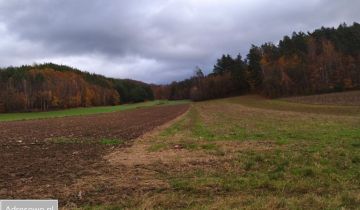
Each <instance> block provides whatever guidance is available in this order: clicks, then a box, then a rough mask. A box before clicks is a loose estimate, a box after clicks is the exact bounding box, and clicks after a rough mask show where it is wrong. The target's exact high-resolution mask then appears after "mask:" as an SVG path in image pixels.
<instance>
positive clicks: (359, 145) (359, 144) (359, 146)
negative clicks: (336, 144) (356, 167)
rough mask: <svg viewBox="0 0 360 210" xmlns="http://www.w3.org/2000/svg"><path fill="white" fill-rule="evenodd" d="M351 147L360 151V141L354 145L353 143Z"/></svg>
mask: <svg viewBox="0 0 360 210" xmlns="http://www.w3.org/2000/svg"><path fill="white" fill-rule="evenodd" d="M351 146H353V147H355V148H359V149H360V141H359V142H353V143H351Z"/></svg>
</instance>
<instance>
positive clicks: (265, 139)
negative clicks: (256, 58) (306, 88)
mask: <svg viewBox="0 0 360 210" xmlns="http://www.w3.org/2000/svg"><path fill="white" fill-rule="evenodd" d="M180 107H182V108H180ZM174 109H175V108H174ZM157 110H158V111H156V113H157V114H154V115H155V116H156V117H157V118H161V117H159V116H167V117H166V118H167V119H170V117H169V118H168V115H169V114H170V115H172V117H171V119H175V118H176V117H177V119H176V120H175V121H174V122H169V121H167V123H166V124H163V125H162V126H161V127H160V128H158V129H155V130H153V132H150V133H146V134H145V135H143V136H142V137H141V138H138V139H136V141H133V142H132V143H131V144H125V145H122V146H121V145H110V146H105V145H103V144H97V146H96V147H95V149H94V150H95V151H96V152H92V151H93V150H92V149H91V148H93V147H90V146H88V145H92V144H86V143H85V142H83V140H81V139H83V137H85V136H86V135H83V134H81V133H78V132H77V131H76V129H74V128H72V127H73V126H72V125H73V124H71V123H73V122H71V120H69V121H67V123H70V124H71V125H69V126H68V129H69V131H72V132H73V133H74V137H78V136H80V137H81V138H80V137H79V139H80V140H77V139H72V138H71V136H67V138H64V139H53V140H52V141H51V140H44V141H43V142H49V141H50V142H57V144H61V146H59V147H57V148H56V149H58V151H59V154H58V153H55V155H54V151H55V146H54V148H51V147H48V148H49V149H48V150H49V153H46V152H45V151H47V149H45V148H44V149H43V150H38V151H39V153H38V154H36V153H32V155H34V156H35V157H37V160H39V161H38V163H36V162H34V161H29V162H27V163H28V164H23V165H21V164H20V166H21V167H22V168H25V169H29V168H31V167H33V166H37V165H39V166H37V171H36V173H35V171H34V172H33V171H31V172H30V173H26V172H27V170H25V169H24V170H19V171H20V173H17V172H16V169H17V167H16V163H17V162H16V161H13V162H12V160H9V159H11V158H14V157H15V156H14V155H12V153H10V152H11V151H10V152H9V153H7V154H8V156H7V157H4V158H3V159H2V162H5V163H10V164H13V166H12V167H7V168H5V169H6V170H7V171H10V173H7V174H6V175H7V176H4V174H2V176H1V179H4V180H6V182H8V183H2V186H1V189H4V188H3V186H5V189H6V190H7V191H2V192H1V191H0V193H2V194H0V197H3V195H6V197H9V196H10V195H13V197H14V198H19V197H23V198H29V197H35V198H44V196H48V197H53V198H58V199H60V204H61V206H62V207H64V209H74V208H76V207H78V208H80V209H99V210H100V209H101V210H102V209H342V208H344V209H357V208H358V206H360V197H359V195H360V182H359V180H360V173H359V171H360V150H359V148H360V141H359V139H360V126H359V125H360V110H359V109H358V108H354V107H351V106H349V107H343V106H331V107H328V106H322V105H307V104H296V103H289V102H286V101H279V100H266V99H264V98H261V97H257V96H243V97H235V98H229V99H221V100H214V101H207V102H201V103H194V104H192V105H191V107H190V109H189V111H188V112H186V113H185V110H187V106H185V105H184V106H179V107H178V108H176V109H175V110H171V111H170V110H166V109H161V108H159V109H158V108H157ZM180 110H181V111H180ZM138 111H141V110H137V111H134V112H136V113H138ZM142 112H146V113H148V114H149V112H150V111H146V110H143V111H142ZM142 112H140V113H142ZM160 112H161V113H160ZM129 113H130V112H129ZM171 113H173V114H171ZM181 113H185V114H183V115H182V116H180V115H181ZM158 114H159V115H158ZM143 115H145V114H144V113H143V114H139V113H138V115H136V116H138V117H137V119H135V117H133V118H134V119H132V118H131V119H130V118H129V122H130V121H132V120H134V121H135V120H137V121H138V123H139V122H143V121H142V120H141V119H142V118H141V119H140V116H143ZM154 115H151V116H154ZM129 116H135V115H129ZM148 116H149V117H147V118H150V114H149V115H148ZM179 116H180V117H179ZM93 117H95V116H93ZM104 118H106V119H109V120H112V119H113V118H112V114H109V115H106V117H104ZM75 119H76V118H75ZM84 119H86V120H84V121H86V122H89V123H90V124H92V123H93V122H92V119H94V120H95V118H92V117H86V118H84ZM119 119H120V115H119ZM126 119H127V118H126ZM75 121H76V120H75ZM99 122H102V121H101V120H100V121H99ZM112 122H113V123H114V121H112ZM147 122H148V121H147ZM23 123H25V122H23ZM104 123H105V124H98V126H97V127H96V126H88V125H86V124H85V123H84V127H85V128H87V129H90V130H88V131H87V132H93V133H91V134H89V135H95V136H98V137H101V136H103V135H105V136H106V132H105V131H103V129H104V128H105V127H106V126H110V127H111V125H112V123H107V122H104ZM0 125H1V124H0ZM44 126H45V125H44ZM63 126H65V125H63ZM9 127H12V126H9ZM9 127H6V129H11V128H9ZM24 127H25V126H24ZM80 127H81V126H80ZM0 128H4V127H0ZM60 128H61V126H60ZM92 129H94V130H96V132H95V131H92ZM53 130H55V129H53ZM13 132H14V130H12V131H9V133H8V134H12V133H13ZM27 132H29V131H27ZM30 133H31V132H30ZM95 133H99V135H97V134H95ZM113 133H115V134H116V135H114V136H115V137H120V135H119V136H118V135H117V132H113ZM2 136H4V134H2ZM30 136H31V135H30ZM123 138H126V135H125V136H124V137H123ZM7 139H8V138H7ZM85 139H87V140H88V138H85ZM69 141H70V142H71V141H74V142H76V143H78V144H75V143H73V144H68V143H67V142H69ZM24 142H25V140H24ZM93 142H97V140H96V139H95V140H93ZM105 142H109V141H105ZM57 144H53V145H57ZM44 145H48V144H44ZM49 145H51V144H49ZM74 145H75V146H76V145H78V146H76V147H77V149H76V150H74V151H72V150H71V147H72V146H74ZM66 146H67V148H65V147H66ZM75 146H74V147H75ZM62 147H64V149H61V148H62ZM89 147H90V148H89ZM102 147H104V148H105V149H101V148H102ZM24 150H25V148H22V149H19V150H18V151H15V150H12V152H13V153H15V154H16V153H17V154H19V153H20V152H21V153H23V151H24ZM32 151H33V152H36V150H32ZM99 151H100V152H99ZM0 152H4V150H3V151H0ZM0 154H2V153H0ZM60 154H62V156H61V155H60ZM64 154H65V155H66V157H64V156H65V155H64ZM19 156H21V155H19ZM40 156H42V158H40ZM44 157H45V158H44ZM54 158H57V159H56V160H57V161H51V160H52V159H54ZM20 159H21V160H22V161H23V162H24V160H26V159H29V160H31V157H30V155H28V156H23V157H22V158H20ZM40 160H41V161H40ZM91 161H92V162H91ZM77 162H79V163H77ZM51 163H52V164H53V165H51ZM21 167H20V168H18V169H21ZM47 168H49V170H47ZM51 173H52V174H51ZM9 174H10V176H9ZM34 174H36V176H34ZM48 174H50V175H48ZM32 176H34V177H32ZM39 180H41V181H39ZM12 186H14V187H12ZM38 186H40V187H38Z"/></svg>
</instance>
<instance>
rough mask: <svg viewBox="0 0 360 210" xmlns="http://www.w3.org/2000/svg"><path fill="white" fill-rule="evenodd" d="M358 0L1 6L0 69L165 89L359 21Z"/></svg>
mask: <svg viewBox="0 0 360 210" xmlns="http://www.w3.org/2000/svg"><path fill="white" fill-rule="evenodd" d="M358 8H360V1H358V0H344V1H333V0H303V1H298V0H286V1H272V0H241V1H239V0H152V1H148V0H133V1H125V0H106V1H103V0H58V1H53V0H11V1H8V0H0V36H1V37H2V38H1V39H0V65H1V66H3V67H4V66H9V65H21V64H32V63H34V62H37V63H41V62H55V63H59V64H66V65H71V66H74V67H77V68H80V69H83V70H87V71H90V72H96V73H100V74H104V75H106V76H111V77H120V78H132V79H138V80H143V81H146V82H153V83H166V82H170V81H173V80H179V79H183V78H185V77H188V76H190V75H191V74H193V71H194V68H195V66H200V67H201V68H203V69H205V71H206V72H209V71H210V70H211V67H212V65H213V64H214V62H215V61H216V58H218V57H219V56H220V55H221V54H223V53H230V54H233V55H235V54H237V53H241V54H242V55H243V56H245V55H246V53H247V50H248V49H249V47H250V45H251V44H261V43H264V42H267V41H272V42H277V41H278V40H279V39H281V38H282V36H283V35H286V34H291V33H292V32H293V31H312V30H313V29H315V28H319V27H321V26H337V25H339V24H340V23H342V22H346V23H348V24H351V23H352V22H354V21H357V22H359V20H360V13H359V12H358Z"/></svg>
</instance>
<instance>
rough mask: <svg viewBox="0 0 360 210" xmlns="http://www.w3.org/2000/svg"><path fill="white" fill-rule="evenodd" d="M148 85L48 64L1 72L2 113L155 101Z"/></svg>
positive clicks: (0, 99) (0, 103) (0, 98)
mask: <svg viewBox="0 0 360 210" xmlns="http://www.w3.org/2000/svg"><path fill="white" fill-rule="evenodd" d="M153 99H154V96H153V93H152V90H151V88H150V86H149V85H148V84H145V83H142V82H137V81H133V80H121V79H112V78H106V77H104V76H101V75H97V74H90V73H88V72H82V71H80V70H78V69H75V68H72V67H68V66H64V65H56V64H52V63H45V64H40V65H31V66H30V65H26V66H21V67H8V68H3V69H0V112H19V111H47V110H50V109H64V108H73V107H88V106H105V105H117V104H120V103H133V102H141V101H146V100H153Z"/></svg>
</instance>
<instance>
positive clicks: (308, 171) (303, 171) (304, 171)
mask: <svg viewBox="0 0 360 210" xmlns="http://www.w3.org/2000/svg"><path fill="white" fill-rule="evenodd" d="M292 173H293V174H294V175H296V176H301V177H305V178H306V177H315V171H314V170H313V169H312V168H309V167H305V168H295V169H293V170H292Z"/></svg>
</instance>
